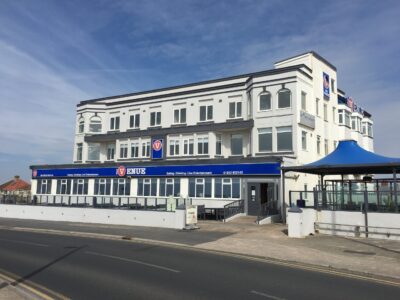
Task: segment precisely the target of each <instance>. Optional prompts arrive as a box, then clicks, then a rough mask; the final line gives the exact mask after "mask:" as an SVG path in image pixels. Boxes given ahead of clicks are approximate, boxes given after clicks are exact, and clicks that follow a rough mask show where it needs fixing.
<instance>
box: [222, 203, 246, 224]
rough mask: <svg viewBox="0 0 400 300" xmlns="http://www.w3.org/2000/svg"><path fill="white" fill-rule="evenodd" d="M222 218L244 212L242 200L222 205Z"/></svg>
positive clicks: (225, 218)
mask: <svg viewBox="0 0 400 300" xmlns="http://www.w3.org/2000/svg"><path fill="white" fill-rule="evenodd" d="M223 212H224V220H227V219H229V218H230V217H233V216H234V215H237V214H241V213H244V200H236V201H232V202H231V203H228V204H226V205H225V206H224V210H223Z"/></svg>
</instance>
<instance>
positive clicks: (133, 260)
mask: <svg viewBox="0 0 400 300" xmlns="http://www.w3.org/2000/svg"><path fill="white" fill-rule="evenodd" d="M85 253H87V254H91V255H97V256H102V257H108V258H113V259H118V260H121V261H127V262H132V263H135V264H140V265H144V266H147V267H152V268H156V269H160V270H164V271H169V272H173V273H180V272H181V271H179V270H175V269H171V268H168V267H164V266H160V265H155V264H150V263H146V262H144V261H140V260H136V259H130V258H124V257H119V256H114V255H108V254H103V253H98V252H92V251H86V252H85Z"/></svg>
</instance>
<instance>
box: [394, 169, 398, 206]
mask: <svg viewBox="0 0 400 300" xmlns="http://www.w3.org/2000/svg"><path fill="white" fill-rule="evenodd" d="M393 180H394V186H393V190H394V210H395V212H399V205H398V202H397V174H396V169H393Z"/></svg>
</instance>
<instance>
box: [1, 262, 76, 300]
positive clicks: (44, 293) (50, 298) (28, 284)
mask: <svg viewBox="0 0 400 300" xmlns="http://www.w3.org/2000/svg"><path fill="white" fill-rule="evenodd" d="M0 278H1V279H2V280H4V283H5V284H6V285H10V286H13V287H14V288H16V287H20V288H22V289H25V290H27V291H30V292H31V293H33V294H35V295H36V296H38V298H39V299H44V300H54V299H63V300H64V299H65V300H67V299H68V298H67V297H65V296H64V295H62V294H60V293H57V292H55V291H52V290H50V289H48V288H46V287H44V286H42V285H39V284H37V283H35V282H32V281H30V280H25V281H24V282H18V283H17V281H18V278H19V276H18V275H15V274H13V273H10V272H8V271H5V270H2V269H0ZM21 292H23V291H21ZM24 292H25V293H26V291H24ZM30 296H31V295H30Z"/></svg>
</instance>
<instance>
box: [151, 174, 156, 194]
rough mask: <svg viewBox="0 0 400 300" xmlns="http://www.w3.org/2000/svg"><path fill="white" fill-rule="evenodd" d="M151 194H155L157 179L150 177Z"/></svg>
mask: <svg viewBox="0 0 400 300" xmlns="http://www.w3.org/2000/svg"><path fill="white" fill-rule="evenodd" d="M151 196H157V179H156V178H152V179H151Z"/></svg>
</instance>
